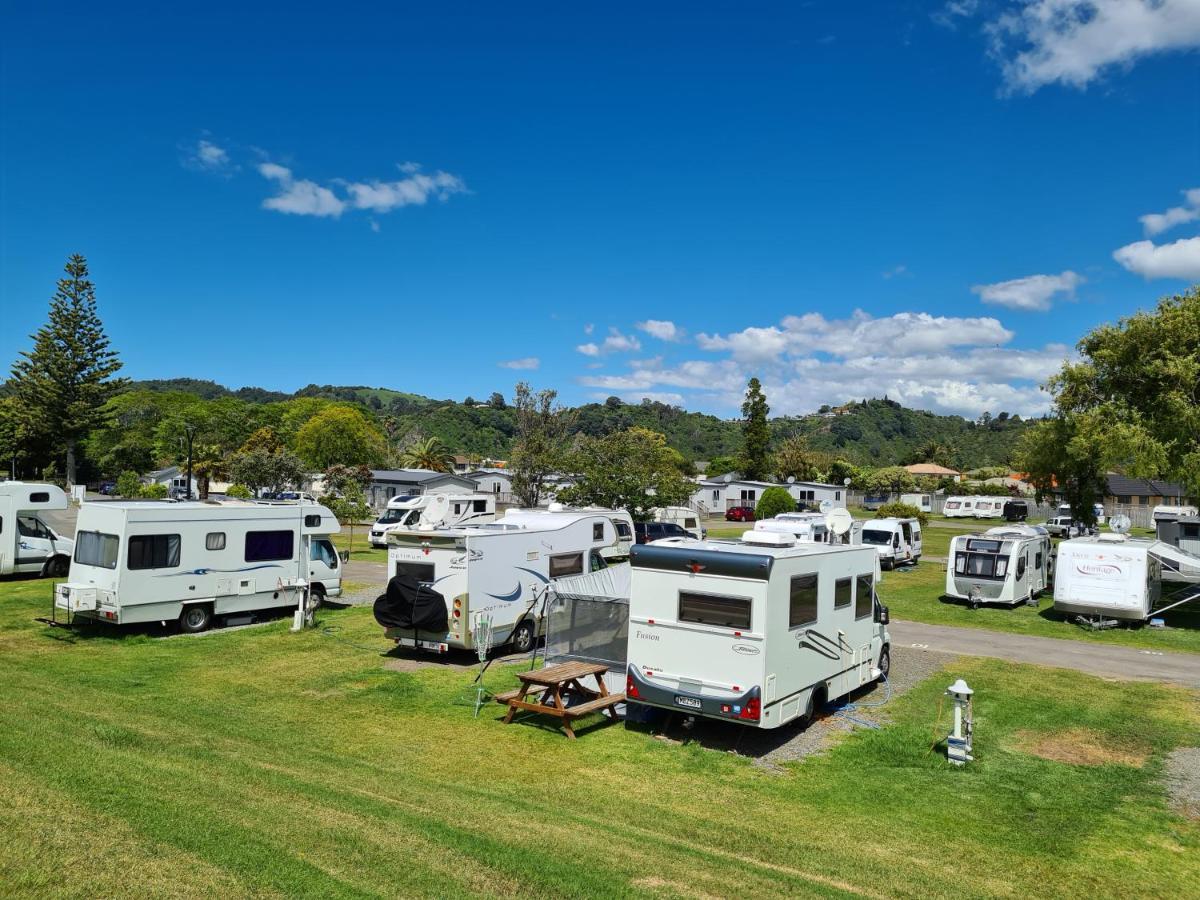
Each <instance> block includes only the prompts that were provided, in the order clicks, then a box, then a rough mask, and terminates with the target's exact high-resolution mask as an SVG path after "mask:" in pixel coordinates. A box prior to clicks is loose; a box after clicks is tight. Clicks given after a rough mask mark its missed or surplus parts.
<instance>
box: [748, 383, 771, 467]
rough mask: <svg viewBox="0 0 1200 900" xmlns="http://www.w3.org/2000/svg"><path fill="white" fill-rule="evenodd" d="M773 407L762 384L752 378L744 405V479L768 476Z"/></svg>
mask: <svg viewBox="0 0 1200 900" xmlns="http://www.w3.org/2000/svg"><path fill="white" fill-rule="evenodd" d="M770 412H771V407H769V406H768V405H767V397H766V395H765V394H764V393H763V390H762V384H760V383H759V380H758V379H757V378H751V379H750V382H749V383H748V384H747V385H746V399H745V401H743V403H742V420H743V421H742V463H741V470H742V477H743V478H749V479H752V480H758V479H762V478H765V477H766V476H767V474H768V473H767V470H768V468H769V467H770V458H769V453H768V450H769V446H770V443H771V429H770V428H769V427H768V425H767V415H768V414H769V413H770Z"/></svg>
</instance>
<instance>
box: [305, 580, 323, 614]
mask: <svg viewBox="0 0 1200 900" xmlns="http://www.w3.org/2000/svg"><path fill="white" fill-rule="evenodd" d="M324 602H325V586H324V585H321V584H314V585H313V586H312V587H311V588H309V599H308V606H309V608H310V609H320V608H321V604H322V603H324Z"/></svg>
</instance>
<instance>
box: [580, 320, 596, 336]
mask: <svg viewBox="0 0 1200 900" xmlns="http://www.w3.org/2000/svg"><path fill="white" fill-rule="evenodd" d="M595 330H596V326H595V325H593V324H592V323H591V322H588V323H587V324H586V325H584V326H583V333H584V334H591V333H592V332H593V331H595Z"/></svg>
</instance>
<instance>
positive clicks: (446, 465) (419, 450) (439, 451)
mask: <svg viewBox="0 0 1200 900" xmlns="http://www.w3.org/2000/svg"><path fill="white" fill-rule="evenodd" d="M400 465H402V466H404V467H405V468H406V469H428V470H429V471H431V472H452V471H453V470H454V454H453V453H451V452H450V451H449V449H447V447H446V445H445V444H443V443H442V439H441V438H437V437H431V438H426V439H425V440H423V441H417V442H416V443H415V444H410V445H409V446H408V447H407V448H406V449H405V450H404V452H402V453H401V454H400Z"/></svg>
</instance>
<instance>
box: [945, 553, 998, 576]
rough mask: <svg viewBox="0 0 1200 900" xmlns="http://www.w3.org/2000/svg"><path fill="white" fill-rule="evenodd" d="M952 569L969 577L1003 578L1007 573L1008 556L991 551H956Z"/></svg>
mask: <svg viewBox="0 0 1200 900" xmlns="http://www.w3.org/2000/svg"><path fill="white" fill-rule="evenodd" d="M954 571H955V572H956V573H957V574H959V575H967V576H969V577H971V578H1001V579H1002V578H1004V576H1005V575H1007V574H1008V558H1007V557H1003V556H995V555H993V554H991V553H957V554H955V556H954Z"/></svg>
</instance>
